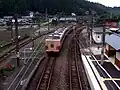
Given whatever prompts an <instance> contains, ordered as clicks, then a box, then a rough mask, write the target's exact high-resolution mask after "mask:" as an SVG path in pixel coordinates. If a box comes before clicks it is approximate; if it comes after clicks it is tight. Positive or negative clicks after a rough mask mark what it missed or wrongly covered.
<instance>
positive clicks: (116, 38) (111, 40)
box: [105, 34, 120, 68]
mask: <svg viewBox="0 0 120 90" xmlns="http://www.w3.org/2000/svg"><path fill="white" fill-rule="evenodd" d="M105 42H106V45H105V46H106V47H105V51H106V52H105V53H106V55H107V56H108V57H113V56H114V64H115V65H116V66H117V67H118V68H120V34H111V35H106V36H105Z"/></svg>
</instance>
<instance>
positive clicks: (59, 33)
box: [47, 27, 66, 39]
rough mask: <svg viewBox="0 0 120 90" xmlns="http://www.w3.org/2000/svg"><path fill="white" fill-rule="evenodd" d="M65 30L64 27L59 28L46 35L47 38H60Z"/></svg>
mask: <svg viewBox="0 0 120 90" xmlns="http://www.w3.org/2000/svg"><path fill="white" fill-rule="evenodd" d="M65 31H66V28H65V27H64V28H59V29H57V30H56V31H55V32H54V33H52V34H50V35H48V37H47V39H61V38H62V36H63V34H64V32H65Z"/></svg>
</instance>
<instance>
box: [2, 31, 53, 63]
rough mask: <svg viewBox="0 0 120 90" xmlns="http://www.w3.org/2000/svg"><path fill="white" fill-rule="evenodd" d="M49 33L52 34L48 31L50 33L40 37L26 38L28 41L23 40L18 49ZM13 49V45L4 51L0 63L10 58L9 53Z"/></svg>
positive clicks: (14, 47)
mask: <svg viewBox="0 0 120 90" xmlns="http://www.w3.org/2000/svg"><path fill="white" fill-rule="evenodd" d="M51 32H52V31H50V32H45V33H43V34H41V35H40V36H37V37H34V38H33V39H31V38H28V39H27V40H25V41H24V42H21V43H19V48H22V47H24V46H25V45H27V44H29V43H30V42H32V41H34V40H36V39H38V38H39V37H41V36H43V35H46V34H48V33H51ZM15 49H16V46H15V45H14V46H13V47H12V48H11V49H10V50H8V51H6V52H5V53H3V55H1V56H0V62H2V61H4V60H5V59H6V58H7V57H9V56H10V53H11V52H12V51H14V50H15Z"/></svg>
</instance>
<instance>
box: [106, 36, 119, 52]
mask: <svg viewBox="0 0 120 90" xmlns="http://www.w3.org/2000/svg"><path fill="white" fill-rule="evenodd" d="M105 42H106V43H107V44H109V45H110V46H111V47H113V48H114V49H115V50H117V51H120V35H118V34H111V35H106V36H105Z"/></svg>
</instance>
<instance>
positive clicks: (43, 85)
mask: <svg viewBox="0 0 120 90" xmlns="http://www.w3.org/2000/svg"><path fill="white" fill-rule="evenodd" d="M55 61H56V58H54V57H49V58H48V62H47V64H46V66H45V67H44V69H43V71H42V74H41V77H40V79H39V83H38V85H37V88H36V90H49V88H50V82H51V78H52V74H53V70H54V66H55Z"/></svg>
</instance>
